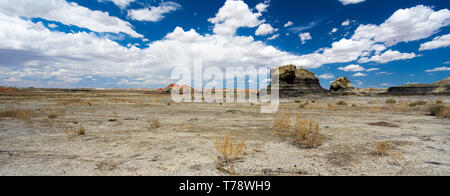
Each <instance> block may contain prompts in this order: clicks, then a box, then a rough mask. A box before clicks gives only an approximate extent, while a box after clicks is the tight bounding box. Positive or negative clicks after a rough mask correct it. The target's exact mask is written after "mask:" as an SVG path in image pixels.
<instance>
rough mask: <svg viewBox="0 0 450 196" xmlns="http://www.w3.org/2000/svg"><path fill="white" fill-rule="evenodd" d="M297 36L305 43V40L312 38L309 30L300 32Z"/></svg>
mask: <svg viewBox="0 0 450 196" xmlns="http://www.w3.org/2000/svg"><path fill="white" fill-rule="evenodd" d="M298 36H299V37H300V39H301V40H302V44H305V43H306V41H307V40H312V37H311V34H310V33H309V32H306V33H301V34H300V35H298Z"/></svg>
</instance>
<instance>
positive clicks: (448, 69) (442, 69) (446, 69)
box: [426, 67, 450, 72]
mask: <svg viewBox="0 0 450 196" xmlns="http://www.w3.org/2000/svg"><path fill="white" fill-rule="evenodd" d="M438 71H450V67H437V68H434V69H429V70H426V72H438Z"/></svg>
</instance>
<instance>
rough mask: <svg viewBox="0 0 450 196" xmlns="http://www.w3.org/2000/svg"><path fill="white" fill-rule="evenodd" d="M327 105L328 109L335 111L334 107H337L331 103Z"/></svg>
mask: <svg viewBox="0 0 450 196" xmlns="http://www.w3.org/2000/svg"><path fill="white" fill-rule="evenodd" d="M327 106H328V109H329V110H331V111H336V109H337V107H336V106H335V105H333V104H328V105H327Z"/></svg>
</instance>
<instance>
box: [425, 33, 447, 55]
mask: <svg viewBox="0 0 450 196" xmlns="http://www.w3.org/2000/svg"><path fill="white" fill-rule="evenodd" d="M448 46H450V34H447V35H443V36H438V37H435V38H434V39H433V41H429V42H426V43H423V44H421V45H420V48H419V50H420V51H423V50H432V49H437V48H444V47H448Z"/></svg>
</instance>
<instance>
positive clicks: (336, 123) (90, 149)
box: [0, 91, 450, 175]
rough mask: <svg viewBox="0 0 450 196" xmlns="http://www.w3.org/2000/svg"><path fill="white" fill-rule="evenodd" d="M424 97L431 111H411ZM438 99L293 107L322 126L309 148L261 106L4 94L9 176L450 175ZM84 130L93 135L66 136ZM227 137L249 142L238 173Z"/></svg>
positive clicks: (318, 100)
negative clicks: (224, 165)
mask: <svg viewBox="0 0 450 196" xmlns="http://www.w3.org/2000/svg"><path fill="white" fill-rule="evenodd" d="M390 98H393V99H394V100H396V103H395V104H388V103H386V100H388V99H390ZM418 100H424V101H425V102H426V103H425V105H423V104H419V105H417V106H415V107H412V106H410V104H411V103H412V102H415V101H418ZM438 100H439V102H440V104H444V105H447V106H448V105H449V104H450V99H449V97H448V96H441V97H432V96H427V97H411V96H410V97H381V96H378V97H358V96H346V97H303V98H296V99H286V100H283V101H282V104H281V106H280V112H279V113H282V114H286V115H287V116H289V117H292V118H294V117H296V116H298V115H301V116H302V117H303V118H305V119H311V120H314V121H316V122H318V123H319V125H320V132H321V134H323V141H322V143H321V145H320V146H318V147H315V148H309V149H307V148H302V147H300V146H298V145H295V144H294V143H293V142H292V141H291V140H290V138H287V137H283V136H280V135H279V134H276V131H275V129H274V118H276V117H277V116H278V115H280V114H262V113H260V105H258V104H251V103H242V104H237V103H223V104H219V103H173V102H172V101H171V99H170V96H169V95H159V94H158V95H152V94H146V93H145V92H131V91H130V92H127V91H109V92H108V91H104V92H102V91H95V92H56V91H55V92H50V91H17V92H2V93H0V110H1V111H2V117H1V120H0V175H230V173H233V174H231V175H450V120H449V118H445V117H444V118H438V117H435V116H432V115H429V111H428V108H429V107H431V106H432V105H434V104H435V103H436V102H437V101H438ZM340 101H343V102H341V104H340V105H339V104H338V105H336V103H337V102H340ZM305 102H308V104H302V103H305ZM441 102H442V103H441ZM300 106H301V107H300ZM156 120H159V122H160V126H152V123H153V122H154V121H156ZM79 127H83V128H85V130H86V132H85V135H79V136H71V135H68V134H66V133H65V132H64V131H63V130H64V129H65V130H69V129H72V128H79ZM227 134H229V135H230V136H231V138H232V140H233V141H234V142H236V143H237V142H240V141H245V149H244V153H243V154H242V155H240V156H239V158H238V159H237V160H235V161H234V162H233V164H232V166H231V168H232V171H231V170H230V171H231V172H230V171H229V172H226V171H223V170H220V169H218V165H219V160H220V158H219V156H220V154H219V153H218V150H217V149H216V144H215V143H216V140H217V139H218V138H219V139H220V138H224V137H225V136H226V135H227ZM380 142H384V143H389V144H390V145H391V148H390V149H389V153H387V154H386V155H380V154H379V153H377V146H379V144H380Z"/></svg>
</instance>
